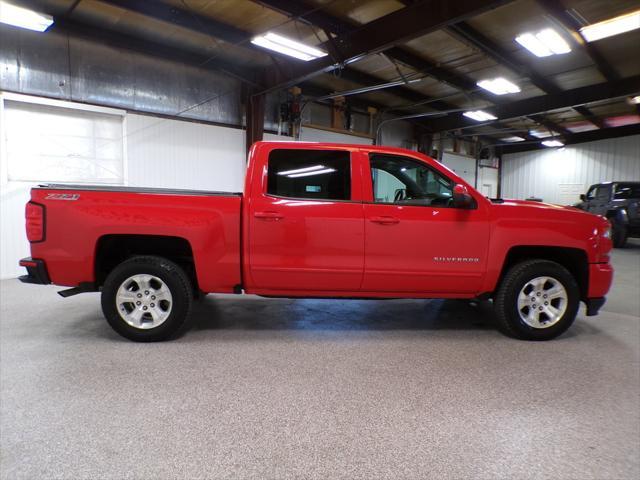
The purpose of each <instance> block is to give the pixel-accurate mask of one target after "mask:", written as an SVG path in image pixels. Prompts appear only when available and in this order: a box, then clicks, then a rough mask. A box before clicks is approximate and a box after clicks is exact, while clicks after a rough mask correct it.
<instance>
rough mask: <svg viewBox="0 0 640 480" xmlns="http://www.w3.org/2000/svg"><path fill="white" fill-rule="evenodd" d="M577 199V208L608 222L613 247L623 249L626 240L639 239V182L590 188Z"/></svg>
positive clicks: (598, 185)
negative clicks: (610, 228)
mask: <svg viewBox="0 0 640 480" xmlns="http://www.w3.org/2000/svg"><path fill="white" fill-rule="evenodd" d="M580 200H582V201H581V202H580V203H578V204H577V205H576V207H577V208H580V209H582V210H585V211H587V212H590V213H595V214H596V215H602V216H603V217H607V218H608V219H609V221H610V222H611V225H612V230H613V232H612V233H613V246H614V247H618V248H620V247H624V245H625V243H626V242H627V238H628V237H640V182H605V183H598V184H595V185H591V187H589V190H588V191H587V194H586V195H580Z"/></svg>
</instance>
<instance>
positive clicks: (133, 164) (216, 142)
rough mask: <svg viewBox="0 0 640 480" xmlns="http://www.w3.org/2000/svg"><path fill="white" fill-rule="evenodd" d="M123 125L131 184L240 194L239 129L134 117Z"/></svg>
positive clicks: (243, 161)
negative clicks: (125, 132)
mask: <svg viewBox="0 0 640 480" xmlns="http://www.w3.org/2000/svg"><path fill="white" fill-rule="evenodd" d="M126 122H127V125H126V131H127V160H128V173H129V179H128V180H129V181H128V184H129V185H130V186H136V187H158V188H189V189H196V190H217V191H225V192H241V191H242V187H243V182H244V175H245V165H246V159H245V157H246V156H245V151H246V149H245V132H244V130H240V129H237V128H226V127H219V126H214V125H207V124H201V123H193V122H185V121H181V120H168V119H162V118H157V117H151V116H144V115H136V114H128V115H127V117H126Z"/></svg>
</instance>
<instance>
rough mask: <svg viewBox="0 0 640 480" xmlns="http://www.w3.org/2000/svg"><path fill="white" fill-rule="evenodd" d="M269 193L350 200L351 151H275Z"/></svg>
mask: <svg viewBox="0 0 640 480" xmlns="http://www.w3.org/2000/svg"><path fill="white" fill-rule="evenodd" d="M267 193H268V194H269V195H275V196H278V197H287V198H303V199H307V198H310V199H318V200H351V159H350V153H349V152H347V151H344V150H297V149H275V150H272V151H271V153H270V154H269V166H268V176H267Z"/></svg>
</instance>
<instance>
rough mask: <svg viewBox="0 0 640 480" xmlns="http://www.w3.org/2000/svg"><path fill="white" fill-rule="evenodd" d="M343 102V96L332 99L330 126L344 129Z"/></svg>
mask: <svg viewBox="0 0 640 480" xmlns="http://www.w3.org/2000/svg"><path fill="white" fill-rule="evenodd" d="M344 102H345V100H344V97H336V98H334V99H333V109H332V113H331V128H338V129H340V130H344Z"/></svg>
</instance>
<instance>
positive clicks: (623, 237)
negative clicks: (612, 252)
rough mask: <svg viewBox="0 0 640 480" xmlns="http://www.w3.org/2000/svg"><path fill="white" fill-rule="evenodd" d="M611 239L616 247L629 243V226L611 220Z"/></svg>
mask: <svg viewBox="0 0 640 480" xmlns="http://www.w3.org/2000/svg"><path fill="white" fill-rule="evenodd" d="M611 240H612V241H613V246H614V247H615V248H623V247H624V246H625V245H626V243H627V228H626V227H625V226H624V225H622V224H620V222H617V221H613V222H611Z"/></svg>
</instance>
